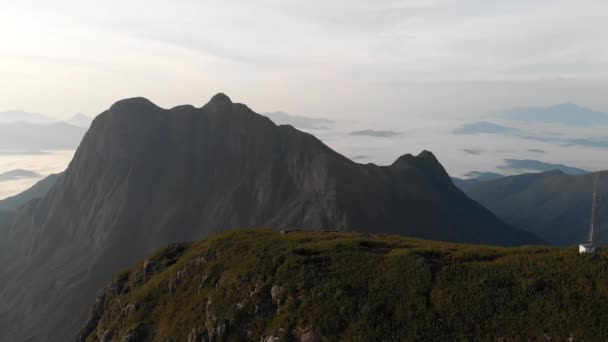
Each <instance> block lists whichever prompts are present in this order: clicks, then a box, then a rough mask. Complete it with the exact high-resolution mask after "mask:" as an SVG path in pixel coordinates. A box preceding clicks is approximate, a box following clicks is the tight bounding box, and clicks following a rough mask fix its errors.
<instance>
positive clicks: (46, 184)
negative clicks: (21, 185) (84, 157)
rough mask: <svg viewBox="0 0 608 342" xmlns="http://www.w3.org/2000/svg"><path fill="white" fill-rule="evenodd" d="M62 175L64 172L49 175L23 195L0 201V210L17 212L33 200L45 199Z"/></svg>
mask: <svg viewBox="0 0 608 342" xmlns="http://www.w3.org/2000/svg"><path fill="white" fill-rule="evenodd" d="M62 174H63V172H62V173H57V174H52V175H49V176H47V177H45V178H44V179H42V180H40V181H39V182H38V183H36V184H34V185H33V186H32V187H31V188H29V189H27V190H25V191H23V192H22V193H20V194H18V195H15V196H11V197H8V198H5V199H3V200H0V210H17V209H19V207H21V206H22V205H24V204H25V203H27V202H29V201H31V200H33V199H36V198H42V197H44V196H45V195H46V194H47V193H48V192H49V191H50V190H51V188H52V187H53V186H54V185H55V183H57V181H58V180H59V178H60V177H61V175H62Z"/></svg>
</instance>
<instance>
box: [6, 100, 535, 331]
mask: <svg viewBox="0 0 608 342" xmlns="http://www.w3.org/2000/svg"><path fill="white" fill-rule="evenodd" d="M256 227H268V228H274V229H293V228H299V229H333V230H342V231H350V230H357V231H360V232H366V233H390V234H401V235H408V236H416V237H425V238H431V239H438V240H450V241H461V242H471V243H490V244H500V245H518V244H529V243H537V242H539V241H540V240H539V239H538V238H536V237H535V236H533V235H532V234H529V233H525V232H523V231H519V230H516V229H514V228H512V227H511V226H508V225H506V224H505V223H503V222H502V221H501V220H499V219H498V218H497V217H496V216H494V215H493V214H492V213H490V212H489V211H488V210H486V209H485V208H483V207H482V206H481V205H479V204H478V203H477V202H475V201H473V200H471V199H469V198H468V197H466V196H465V195H464V193H462V192H461V191H460V190H459V189H457V188H456V187H455V186H454V185H453V184H452V182H451V180H450V177H449V175H448V174H447V173H446V171H445V170H444V169H443V167H442V166H441V164H440V163H439V162H438V161H437V159H436V158H435V156H434V155H433V154H432V153H430V152H427V151H424V152H422V153H420V154H419V155H418V156H413V155H409V154H408V155H404V156H402V157H400V158H399V159H397V160H396V161H395V162H394V163H393V164H392V165H390V166H383V167H381V166H376V165H373V164H366V165H363V164H357V163H355V162H353V161H351V160H350V159H348V158H346V157H344V156H342V155H340V154H338V153H336V152H334V151H333V150H331V149H330V148H329V147H327V146H326V145H324V144H323V143H322V142H321V141H319V140H318V139H317V138H315V137H314V136H312V135H309V134H306V133H303V132H300V131H298V130H296V129H295V128H293V127H291V126H276V125H275V124H274V123H272V122H271V121H270V120H269V119H268V118H266V117H264V116H261V115H258V114H256V113H254V112H253V111H251V110H250V109H249V108H248V107H247V106H245V105H243V104H235V103H232V101H231V100H230V99H229V98H228V97H227V96H226V95H224V94H218V95H216V96H214V97H213V98H212V99H211V101H210V102H209V103H208V104H206V105H205V106H203V107H202V108H195V107H193V106H179V107H175V108H173V109H171V110H165V109H162V108H159V107H157V106H156V105H154V104H153V103H152V102H150V101H148V100H146V99H143V98H134V99H128V100H123V101H119V102H117V103H116V104H114V105H113V106H112V107H111V108H110V109H109V110H107V111H106V112H104V113H102V114H100V115H99V116H98V117H97V118H95V120H94V121H93V124H92V125H91V128H90V130H89V131H88V132H87V133H86V135H85V137H84V139H83V141H82V143H81V145H80V147H79V148H78V150H77V152H76V154H75V156H74V159H73V160H72V162H71V163H70V165H69V167H68V169H67V170H66V172H65V173H64V175H63V176H61V177H60V179H59V180H58V182H57V183H56V185H55V186H54V187H52V189H51V190H50V191H49V192H48V194H47V195H46V196H45V197H43V198H42V199H38V200H33V201H31V202H29V203H27V204H26V205H24V206H22V207H21V208H20V209H19V210H18V211H17V212H16V214H15V219H14V223H13V224H12V226H11V228H10V229H9V233H8V240H10V244H9V245H8V246H4V248H2V249H0V279H2V282H0V303H2V312H0V340H6V341H13V340H46V341H66V340H70V339H71V338H73V337H74V335H75V334H76V333H77V330H78V328H79V327H80V326H81V324H82V323H83V322H84V319H85V318H86V316H87V314H88V312H87V311H88V303H90V302H92V301H93V299H94V298H95V294H96V292H97V291H98V290H99V289H100V288H101V287H102V286H103V285H104V284H105V283H107V281H108V280H109V279H110V277H111V276H112V275H113V274H114V273H115V272H117V271H118V270H120V269H122V268H124V267H126V266H128V265H130V264H131V263H133V262H135V261H137V260H139V259H141V258H144V257H146V256H147V255H148V254H149V253H151V252H152V251H154V250H156V249H157V248H159V247H161V246H164V245H166V244H168V243H171V242H176V241H188V240H193V239H199V238H203V237H206V236H209V234H212V233H214V232H218V231H222V230H226V229H231V228H256Z"/></svg>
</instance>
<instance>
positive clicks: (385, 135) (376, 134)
mask: <svg viewBox="0 0 608 342" xmlns="http://www.w3.org/2000/svg"><path fill="white" fill-rule="evenodd" d="M348 135H352V136H368V137H376V138H392V137H396V136H399V135H401V133H399V132H395V131H376V130H373V129H365V130H362V131H354V132H350V133H348Z"/></svg>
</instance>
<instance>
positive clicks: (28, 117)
mask: <svg viewBox="0 0 608 342" xmlns="http://www.w3.org/2000/svg"><path fill="white" fill-rule="evenodd" d="M53 121H54V120H53V119H51V118H49V117H48V116H45V115H42V114H38V113H28V112H25V111H22V110H10V111H4V112H0V124H5V123H15V122H21V123H30V124H50V123H52V122H53Z"/></svg>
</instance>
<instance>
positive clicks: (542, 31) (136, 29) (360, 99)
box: [0, 0, 608, 119]
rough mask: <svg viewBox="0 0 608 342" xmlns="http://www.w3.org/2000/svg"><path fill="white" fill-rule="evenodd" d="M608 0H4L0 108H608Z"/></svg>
mask: <svg viewBox="0 0 608 342" xmlns="http://www.w3.org/2000/svg"><path fill="white" fill-rule="evenodd" d="M606 32H608V1H606V0H597V1H596V0H581V1H573V0H567V1H563V0H539V1H536V0H510V1H498V0H494V1H490V0H403V1H388V0H369V1H368V0H348V1H347V0H334V1H327V0H307V1H285V0H276V1H275V0H256V1H244V0H243V1H204V0H196V1H194V0H193V1H154V0H146V1H143V0H142V1H139V0H136V1H129V0H121V1H116V0H105V1H83V0H78V1H71V0H55V1H46V0H45V1H31V0H19V1H14V0H11V1H4V0H0V42H1V44H0V110H6V109H24V110H28V111H37V112H42V113H46V114H51V115H55V116H57V117H67V116H69V115H72V114H74V113H76V112H85V113H88V114H90V115H93V114H97V113H99V112H101V111H102V110H104V109H106V108H108V107H109V106H110V105H111V104H112V103H113V102H115V101H116V100H118V99H121V98H125V97H133V96H145V97H148V98H150V99H151V100H153V101H154V102H156V103H157V104H159V105H161V106H164V107H171V106H174V105H178V104H183V103H192V104H194V105H202V104H203V103H205V102H206V101H207V100H208V99H209V97H210V96H211V95H213V94H214V93H216V92H219V91H223V92H226V93H227V94H228V95H230V96H231V97H232V98H234V99H237V100H239V101H241V102H245V103H247V104H248V105H249V106H250V107H251V108H253V109H254V110H256V111H259V112H263V111H270V110H278V109H281V110H285V111H287V112H290V113H294V114H300V115H310V116H327V117H334V118H372V119H376V118H378V117H382V116H386V117H387V118H392V119H408V118H416V117H418V116H429V115H439V116H441V115H452V116H468V115H476V114H478V113H483V112H486V111H490V110H494V109H499V108H503V107H514V106H519V105H549V104H554V103H559V102H565V101H573V102H577V103H579V104H582V105H585V106H589V107H592V108H595V109H598V110H603V111H608V96H606V93H607V90H608V44H607V42H608V41H607V39H606V37H607V36H606Z"/></svg>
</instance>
